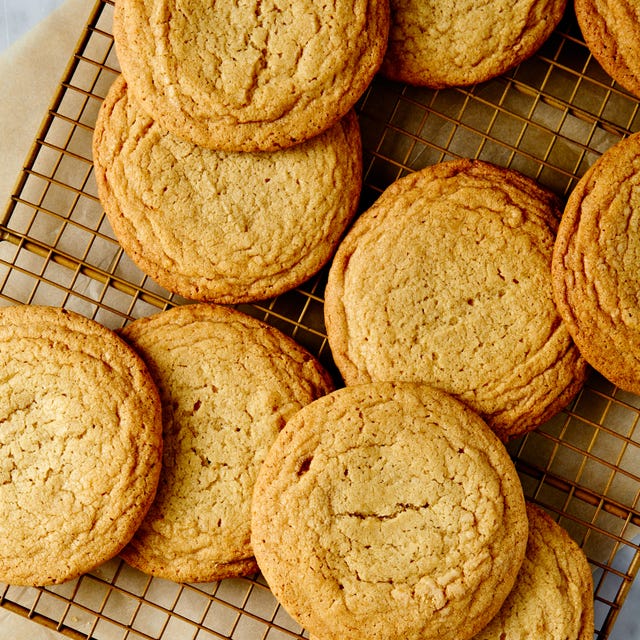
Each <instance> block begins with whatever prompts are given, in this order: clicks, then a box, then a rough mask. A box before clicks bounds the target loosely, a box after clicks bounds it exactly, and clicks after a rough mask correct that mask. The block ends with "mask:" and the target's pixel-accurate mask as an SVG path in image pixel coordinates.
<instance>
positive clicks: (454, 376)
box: [325, 160, 586, 439]
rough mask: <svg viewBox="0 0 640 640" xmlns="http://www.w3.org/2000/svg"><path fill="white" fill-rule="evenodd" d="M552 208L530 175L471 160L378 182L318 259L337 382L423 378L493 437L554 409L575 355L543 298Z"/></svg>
mask: <svg viewBox="0 0 640 640" xmlns="http://www.w3.org/2000/svg"><path fill="white" fill-rule="evenodd" d="M559 211H560V203H559V200H558V198H556V197H555V196H554V195H553V194H551V193H550V192H548V191H547V190H545V189H543V188H542V187H540V186H539V185H537V184H536V183H535V182H534V181H532V180H530V179H529V178H526V177H525V176H523V175H521V174H519V173H517V172H515V171H511V170H508V169H503V168H500V167H496V166H494V165H491V164H488V163H485V162H479V161H470V160H458V161H451V162H446V163H442V164H439V165H435V166H432V167H428V168H426V169H424V170H422V171H419V172H416V173H414V174H412V175H409V176H407V177H405V178H401V179H400V180H398V181H397V182H395V183H394V184H393V185H391V186H390V187H389V188H388V189H387V190H386V191H385V192H384V193H383V194H382V195H381V196H380V198H379V199H378V201H377V202H376V203H375V204H374V205H373V206H372V207H371V208H370V209H369V210H368V211H367V212H365V213H364V214H363V215H362V216H361V217H360V218H359V219H358V220H357V221H356V223H355V224H354V226H353V227H352V229H351V231H350V232H349V233H348V235H347V236H346V238H345V239H344V241H343V242H342V243H341V245H340V247H339V249H338V251H337V253H336V256H335V258H334V261H333V263H332V266H331V270H330V272H329V280H328V284H327V288H326V293H325V320H326V325H327V334H328V338H329V344H330V346H331V350H332V353H333V356H334V359H335V361H336V364H337V366H338V368H339V369H340V372H341V373H342V375H343V377H344V380H345V382H346V383H347V384H355V383H359V382H367V381H375V380H415V381H422V382H426V383H428V384H431V385H433V386H436V387H439V388H442V389H444V390H445V391H447V392H449V393H451V394H453V395H455V396H456V397H458V398H459V399H461V400H462V401H463V402H465V403H467V404H468V405H469V406H470V407H472V408H473V409H474V410H476V411H477V412H478V413H480V414H481V415H482V416H483V418H485V419H486V421H487V422H488V423H489V425H490V426H491V427H492V428H493V429H494V430H495V431H496V432H497V433H498V435H499V436H500V437H501V438H503V439H507V438H509V437H511V436H513V435H516V434H519V433H522V432H524V431H527V430H529V429H532V428H534V427H535V426H537V425H539V424H540V423H541V422H543V421H544V420H546V419H547V418H549V417H550V416H551V415H553V414H554V413H556V412H557V411H559V410H560V409H561V408H563V407H564V406H565V405H566V404H567V403H568V402H569V400H570V399H571V398H572V397H573V396H574V395H575V393H577V391H578V390H579V388H580V386H581V385H582V383H583V381H584V378H585V375H586V365H585V362H584V360H583V359H582V358H581V356H580V354H579V352H578V350H577V349H576V347H575V345H574V344H573V342H572V340H571V336H570V335H569V332H568V331H567V328H566V327H565V326H564V325H563V323H562V321H561V319H560V316H559V315H558V312H557V310H556V308H555V304H554V301H553V295H552V288H551V254H552V249H553V243H554V239H555V230H556V227H557V224H558V220H557V218H558V217H559Z"/></svg>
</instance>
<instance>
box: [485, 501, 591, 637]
mask: <svg viewBox="0 0 640 640" xmlns="http://www.w3.org/2000/svg"><path fill="white" fill-rule="evenodd" d="M527 517H528V520H529V538H528V541H527V551H526V554H525V558H524V561H523V563H522V567H521V568H520V571H519V573H518V577H517V578H516V584H515V586H514V588H513V590H512V591H511V593H510V594H509V595H508V596H507V599H506V600H505V602H504V604H503V605H502V608H501V609H500V611H499V612H498V614H497V615H496V617H495V618H493V620H491V622H490V623H489V624H488V625H487V626H486V627H485V628H484V629H483V630H482V631H481V632H480V633H479V634H478V635H476V636H474V639H473V640H504V639H505V638H508V639H513V640H515V639H516V638H517V639H518V640H539V639H540V638H545V639H546V640H567V638H571V639H572V640H592V638H593V627H594V622H593V581H592V577H591V569H590V568H589V563H588V561H587V558H586V556H585V555H584V552H583V551H582V549H580V547H579V546H578V545H577V544H576V542H575V541H574V540H572V539H571V537H570V536H569V534H568V533H567V532H566V531H565V530H564V529H563V528H562V527H561V526H560V525H559V524H557V523H556V522H555V521H554V520H553V519H552V518H551V517H550V516H549V515H548V514H546V513H545V512H544V511H543V510H542V509H541V508H540V507H537V506H535V505H533V504H530V503H528V504H527Z"/></svg>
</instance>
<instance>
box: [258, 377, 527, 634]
mask: <svg viewBox="0 0 640 640" xmlns="http://www.w3.org/2000/svg"><path fill="white" fill-rule="evenodd" d="M527 526H528V525H527V517H526V511H525V503H524V498H523V495H522V488H521V485H520V481H519V479H518V476H517V473H516V471H515V467H514V465H513V463H512V461H511V459H510V458H509V456H508V454H507V452H506V449H505V448H504V446H503V445H502V443H501V442H500V441H499V440H498V438H497V437H496V436H495V434H494V433H493V432H492V431H491V430H490V429H489V428H488V427H487V425H486V424H485V423H484V422H483V421H482V420H481V419H480V418H479V417H478V416H477V415H476V414H475V413H473V412H472V411H471V410H470V409H468V408H467V407H466V406H465V405H463V404H462V403H461V402H458V401H457V400H455V399H454V398H452V397H451V396H449V395H447V394H445V393H444V392H442V391H438V390H435V389H431V388H430V387H427V386H426V385H421V384H417V383H391V382H390V383H384V382H383V383H370V384H365V385H356V386H352V387H345V388H342V389H340V390H338V391H335V392H333V393H331V394H329V395H327V396H325V397H323V398H320V399H319V400H316V401H314V402H312V403H311V404H309V405H307V406H306V407H304V408H303V409H301V410H300V411H299V412H298V413H297V414H296V415H295V416H294V417H293V418H291V419H290V420H289V422H288V423H287V425H286V427H285V428H284V430H283V431H282V432H281V433H280V435H279V436H278V438H277V439H276V441H275V443H274V445H273V447H272V449H271V450H270V452H269V454H268V455H267V458H266V460H265V463H264V465H263V467H262V468H261V470H260V473H259V475H258V479H257V481H256V486H255V491H254V497H253V506H252V543H253V548H254V552H255V555H256V559H257V560H258V565H259V567H260V569H261V571H262V573H263V575H264V577H265V579H266V581H267V583H268V584H269V587H270V588H271V590H272V592H273V593H274V595H275V597H276V598H277V599H278V600H279V602H280V603H281V604H282V605H283V607H284V608H285V609H286V610H287V611H288V612H289V614H290V615H291V616H292V617H293V618H294V619H295V620H297V621H298V622H299V624H301V625H302V626H303V627H304V628H305V629H307V630H308V631H309V632H310V633H311V634H312V636H315V637H318V638H322V640H342V639H343V638H350V639H351V640H360V639H362V640H364V639H366V640H396V639H397V640H400V639H402V640H436V639H437V640H466V639H467V638H470V637H471V636H473V634H474V633H476V632H477V631H479V630H480V629H481V628H482V627H483V626H485V625H486V624H487V623H488V622H489V620H490V619H491V618H492V617H493V615H494V614H495V613H496V612H497V611H498V609H499V608H500V606H501V605H502V603H503V602H504V599H505V598H506V596H507V594H508V593H509V591H510V589H511V587H512V585H513V583H514V580H515V577H516V574H517V572H518V570H519V568H520V565H521V563H522V560H523V557H524V552H525V547H526V539H527Z"/></svg>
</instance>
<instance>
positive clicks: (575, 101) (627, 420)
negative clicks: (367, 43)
mask: <svg viewBox="0 0 640 640" xmlns="http://www.w3.org/2000/svg"><path fill="white" fill-rule="evenodd" d="M570 4H571V3H570ZM112 14H113V2H112V1H109V0H99V1H98V2H96V4H95V7H94V9H93V11H92V14H91V15H90V17H89V20H88V22H87V25H86V29H85V31H84V33H83V34H82V37H81V39H80V41H79V43H78V46H77V49H76V52H75V54H74V55H73V57H72V59H71V61H70V63H69V66H68V69H67V71H66V73H65V76H64V78H63V80H62V82H61V84H60V87H59V90H58V91H57V93H56V95H55V97H54V99H53V102H52V105H51V108H50V110H49V112H48V113H47V114H46V117H45V119H44V122H43V125H42V128H41V131H40V132H39V134H38V136H37V138H36V139H35V141H34V145H33V148H32V152H31V153H30V155H29V157H28V158H27V161H26V163H25V167H24V170H23V171H22V173H21V175H20V177H19V181H18V184H17V187H16V190H15V192H14V194H13V196H12V198H11V200H10V202H9V204H8V207H7V209H6V212H5V215H4V217H3V218H2V220H1V223H2V224H1V225H0V305H7V304H15V303H27V304H49V305H57V306H64V307H66V308H68V309H73V310H75V311H78V312H80V313H82V314H84V315H86V316H88V317H91V318H94V319H95V320H97V321H99V322H101V323H103V324H104V325H106V326H108V327H110V328H117V327H120V326H123V325H124V324H126V322H127V321H128V320H130V319H133V318H137V317H140V316H145V315H149V314H152V313H156V312H158V311H159V310H162V309H166V308H169V307H171V306H173V305H176V304H180V303H183V302H184V300H182V299H179V298H176V297H175V296H172V295H171V294H170V293H169V292H167V291H166V290H164V289H162V288H161V287H159V286H158V285H157V284H155V283H154V282H153V281H151V280H150V279H149V278H147V277H145V275H144V274H143V273H141V272H140V271H139V270H138V269H137V267H136V266H135V265H134V264H133V263H132V262H131V261H130V260H129V258H128V257H127V256H126V255H125V254H124V253H123V251H122V249H121V248H120V246H119V245H118V243H117V241H116V240H115V238H114V235H113V233H112V231H111V229H110V227H109V224H108V222H107V221H106V219H105V216H104V213H103V211H102V208H101V206H100V204H99V202H98V199H97V195H96V186H95V182H94V177H93V170H92V159H91V137H92V133H93V125H94V122H95V118H96V115H97V112H98V109H99V107H100V104H101V101H102V99H103V98H104V96H105V95H106V92H107V90H108V88H109V86H110V85H111V83H112V82H113V80H114V79H115V77H116V75H117V73H118V69H119V67H118V63H117V59H116V55H115V52H114V47H113V38H112V36H111V25H112ZM358 113H359V117H360V122H361V128H362V136H363V144H364V162H365V175H364V187H363V194H362V209H365V208H367V207H368V206H369V205H370V204H371V203H372V202H373V201H374V200H375V199H376V198H377V196H378V195H379V194H380V192H381V191H382V190H383V189H384V188H385V187H386V186H388V185H389V184H390V183H391V182H392V181H394V180H395V179H397V178H399V177H400V176H402V175H404V174H407V173H409V172H411V171H414V170H416V169H420V168H422V167H424V166H426V165H429V164H433V163H435V162H439V161H443V160H447V159H452V158H456V157H469V158H480V159H484V160H488V161H491V162H494V163H496V164H498V165H502V166H508V167H511V168H513V169H517V170H519V171H521V172H522V173H524V174H526V175H528V176H530V177H532V178H535V179H536V180H538V181H539V182H540V183H542V184H544V185H546V186H547V187H550V188H551V189H553V190H554V191H555V192H556V193H558V194H559V195H560V196H563V197H566V196H567V194H568V193H569V192H570V191H571V189H572V188H573V186H574V185H575V183H576V181H577V179H578V178H579V177H580V176H581V175H582V174H583V173H584V171H585V170H586V169H587V167H589V166H590V165H591V164H592V163H593V162H594V161H595V160H596V159H597V158H598V157H599V156H600V154H601V153H602V152H603V151H605V150H606V149H608V148H609V147H610V146H611V145H613V144H615V143H616V142H617V141H619V140H620V139H622V138H623V137H624V136H626V135H628V134H629V133H630V132H634V131H637V130H638V129H639V128H640V127H639V124H640V113H639V103H638V100H636V99H635V98H633V97H631V96H630V95H629V94H627V93H626V92H624V91H623V90H622V89H621V88H620V87H619V86H617V85H616V84H615V83H613V82H612V80H611V79H610V78H609V77H608V76H607V75H606V74H605V73H604V72H603V71H602V69H601V68H600V67H599V66H598V64H597V63H596V61H595V60H594V59H593V58H592V57H591V55H590V53H589V51H588V49H587V48H586V46H585V45H584V42H583V40H582V38H581V35H580V31H579V29H578V27H577V25H576V22H575V17H574V16H573V14H572V12H571V9H570V8H569V9H568V10H567V15H566V16H565V18H564V20H563V22H562V23H561V25H560V26H559V28H558V29H557V31H556V32H555V33H554V34H553V35H552V36H551V38H550V39H549V40H548V42H547V43H546V44H545V45H544V47H543V48H542V49H541V51H540V52H539V53H538V54H537V55H536V56H535V57H533V58H532V59H530V60H528V61H527V62H525V63H523V64H522V65H520V66H519V67H517V68H515V69H514V70H512V71H511V72H510V73H508V74H506V75H504V76H501V77H499V78H496V79H495V80H492V81H490V82H486V83H483V84H480V85H477V86H474V87H471V88H468V89H452V90H445V91H431V90H425V89H416V88H411V87H408V86H404V85H400V84H395V83H391V82H388V81H385V80H383V79H381V78H376V79H375V80H374V82H373V83H372V84H371V86H370V87H369V89H368V90H367V92H366V93H365V94H364V96H363V97H362V99H361V100H360V102H359V104H358ZM325 276H326V270H325V271H323V272H321V273H320V274H319V275H318V276H317V277H316V278H314V279H312V280H311V281H310V282H308V283H307V284H305V285H304V286H302V287H300V288H299V289H296V290H295V291H292V292H290V293H287V294H285V295H282V296H280V297H278V298H276V299H274V300H269V301H267V302H265V303H263V304H255V305H241V306H240V308H241V309H242V310H243V311H245V312H247V313H250V314H252V315H255V316H257V317H260V318H262V319H264V320H266V321H267V322H269V323H270V324H273V325H275V326H277V327H278V328H280V329H282V330H283V331H284V332H286V333H288V334H289V335H292V336H293V337H294V338H296V339H297V340H298V341H299V342H300V343H302V344H303V345H305V346H306V347H307V348H308V349H310V350H311V351H312V352H313V353H315V354H316V355H317V356H318V357H319V358H320V360H321V361H322V362H323V363H324V364H325V365H326V366H327V367H328V368H329V369H330V370H333V371H334V372H335V369H334V368H333V363H332V360H331V354H330V351H329V348H328V344H327V341H326V336H325V330H324V324H323V319H322V306H323V298H322V295H323V290H324V283H325ZM639 418H640V398H639V397H637V396H634V395H632V394H629V393H625V392H623V391H621V390H619V389H617V388H616V387H615V386H614V385H612V384H611V383H609V382H608V381H607V380H605V379H603V378H602V377H600V376H599V375H597V374H595V373H593V374H592V375H591V376H590V378H589V381H588V383H587V385H586V386H585V388H584V390H583V391H582V392H581V393H580V395H579V396H578V397H577V398H576V400H575V401H574V402H573V403H572V405H571V406H570V407H569V408H568V409H567V410H566V411H564V412H562V413H561V414H559V415H558V416H556V417H555V418H553V419H552V420H550V421H549V422H548V423H546V424H545V425H544V426H542V427H541V428H540V429H538V430H537V431H535V432H532V433H530V434H527V435H526V436H524V437H521V438H519V439H517V440H515V441H513V442H511V443H510V445H509V450H510V453H511V454H512V456H513V458H514V460H515V462H516V465H517V468H518V471H519V474H520V477H521V480H522V484H523V487H524V490H525V493H526V495H527V497H528V498H529V499H531V500H533V501H535V502H537V503H538V504H540V505H542V506H544V507H545V508H546V509H547V510H548V511H549V512H550V513H551V514H552V515H553V516H555V518H556V520H558V521H559V522H560V523H561V524H562V525H563V526H564V527H565V528H566V529H567V530H568V531H569V532H570V534H571V535H572V537H573V538H574V539H575V540H576V541H577V542H578V543H579V544H580V545H581V546H582V548H583V549H584V550H585V552H586V554H587V557H588V558H589V562H590V564H591V567H592V570H593V575H594V597H595V613H596V637H597V638H607V637H608V636H609V634H610V632H611V630H612V628H613V625H614V622H615V619H616V616H617V614H618V611H619V610H620V608H621V607H622V604H623V602H624V600H625V597H626V596H627V594H628V592H629V589H630V587H631V584H632V582H633V579H634V577H635V575H636V573H637V571H638V568H639V565H640V552H639V549H640V547H639V542H640V511H639V505H638V502H639V496H640V425H639ZM0 605H1V606H3V607H5V608H7V609H10V610H12V611H15V612H18V613H20V614H22V615H24V616H27V617H30V618H32V619H34V620H36V621H37V622H39V623H41V624H43V625H46V626H48V627H51V628H54V629H57V630H58V631H60V632H62V633H63V634H65V635H67V636H69V637H71V638H84V639H88V638H95V639H99V640H114V639H117V640H149V639H161V640H174V639H178V638H179V639H180V640H209V639H214V638H233V639H237V640H285V639H287V638H289V639H290V638H298V637H300V636H301V635H304V634H303V630H302V629H300V627H299V626H298V625H297V624H296V623H294V622H293V621H292V620H291V619H290V618H289V616H288V615H287V614H286V613H285V612H284V610H283V609H282V608H281V607H279V606H278V604H277V602H276V601H275V600H274V598H273V596H272V595H271V593H270V592H269V590H268V588H267V586H266V584H265V582H264V581H263V580H262V579H261V577H260V576H254V577H251V578H241V579H232V580H224V581H221V582H216V583H211V584H204V585H202V584H200V585H191V584H175V583H172V582H168V581H164V580H160V579H157V578H150V577H148V576H145V575H144V574H141V573H139V572H137V571H135V570H133V569H131V568H130V567H128V566H127V565H126V564H125V563H123V562H122V561H120V560H119V559H114V560H112V561H110V562H108V563H106V564H105V565H103V566H101V567H99V568H98V569H97V570H95V571H93V572H92V573H90V574H87V575H84V576H82V577H81V578H79V579H77V580H73V581H71V582H68V583H66V584H63V585H59V586H52V587H47V588H42V589H32V588H17V587H11V586H7V585H0Z"/></svg>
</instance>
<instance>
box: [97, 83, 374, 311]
mask: <svg viewBox="0 0 640 640" xmlns="http://www.w3.org/2000/svg"><path fill="white" fill-rule="evenodd" d="M93 158H94V165H95V174H96V180H97V183H98V194H99V197H100V200H101V203H102V205H103V207H104V209H105V212H106V214H107V217H108V219H109V222H110V223H111V225H112V227H113V230H114V232H115V234H116V236H117V238H118V240H119V242H120V244H121V245H122V246H123V248H124V250H125V251H126V252H127V254H128V255H129V256H130V257H131V258H132V259H133V261H134V262H135V263H136V264H137V265H138V266H139V267H140V268H141V269H142V270H143V271H144V272H145V273H146V274H147V275H150V276H151V277H152V278H153V279H154V280H156V281H157V282H158V283H159V284H161V285H162V286H163V287H165V288H166V289H168V290H169V291H171V292H173V293H177V294H179V295H181V296H183V297H185V298H190V299H193V300H206V301H211V302H219V303H229V304H230V303H237V302H247V301H254V300H258V299H264V298H269V297H273V296H276V295H278V294H280V293H283V292H285V291H287V290H289V289H292V288H294V287H295V286H297V285H299V284H300V283H302V282H303V281H305V280H307V279H309V278H310V277H311V276H312V275H314V274H315V273H316V272H317V271H318V270H319V269H320V268H321V267H322V266H323V265H324V264H325V263H326V262H327V261H328V260H329V258H330V256H331V255H332V253H333V251H334V250H335V248H336V246H337V244H338V242H339V240H340V238H341V235H342V233H343V232H344V230H345V228H346V226H347V224H348V223H349V222H350V220H351V218H352V217H353V215H354V214H355V211H356V207H357V204H358V199H359V196H360V189H361V177H362V158H361V142H360V131H359V127H358V122H357V119H356V116H355V114H354V113H353V112H349V114H348V115H347V116H346V117H345V118H343V119H342V120H341V121H340V122H339V123H338V124H336V125H335V126H333V127H332V128H331V129H329V130H328V131H326V132H325V133H323V134H322V135H320V136H319V137H317V138H314V139H313V140H311V141H309V142H306V143H304V144H302V145H298V146H297V147H295V148H293V149H287V150H284V151H276V152H273V153H266V152H265V153H227V152H222V151H212V150H209V149H203V148H201V147H196V146H194V145H192V144H190V143H188V142H184V141H182V140H180V139H178V138H176V137H175V136H173V135H171V134H169V133H167V132H166V131H165V130H164V129H162V128H161V127H160V126H159V125H158V124H157V123H156V122H154V121H153V120H151V118H149V117H148V116H146V115H144V114H143V113H142V112H140V110H139V109H138V107H137V106H136V105H135V104H134V103H133V102H131V100H130V99H129V95H128V91H127V85H126V84H125V82H124V80H123V78H122V77H120V78H119V79H118V80H116V81H115V83H114V85H113V86H112V87H111V90H110V92H109V94H108V96H107V98H106V100H105V101H104V104H103V106H102V108H101V110H100V114H99V116H98V121H97V123H96V128H95V133H94V144H93Z"/></svg>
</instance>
